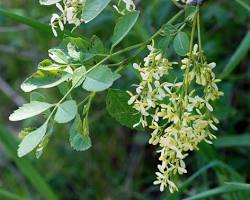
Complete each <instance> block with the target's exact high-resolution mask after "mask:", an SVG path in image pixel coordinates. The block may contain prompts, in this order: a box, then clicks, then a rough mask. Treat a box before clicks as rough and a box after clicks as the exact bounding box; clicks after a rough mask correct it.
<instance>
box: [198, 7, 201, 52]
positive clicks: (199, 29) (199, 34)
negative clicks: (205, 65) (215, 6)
mask: <svg viewBox="0 0 250 200" xmlns="http://www.w3.org/2000/svg"><path fill="white" fill-rule="evenodd" d="M197 29H198V41H199V52H200V53H201V51H202V42H201V26H200V9H199V8H198V14H197Z"/></svg>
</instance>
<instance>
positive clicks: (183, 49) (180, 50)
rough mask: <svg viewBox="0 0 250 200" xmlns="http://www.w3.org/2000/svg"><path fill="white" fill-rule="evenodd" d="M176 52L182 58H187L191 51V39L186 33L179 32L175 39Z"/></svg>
mask: <svg viewBox="0 0 250 200" xmlns="http://www.w3.org/2000/svg"><path fill="white" fill-rule="evenodd" d="M174 49H175V52H176V53H177V54H178V55H180V56H185V55H187V53H188V50H189V38H188V35H187V34H186V33H184V32H179V33H178V34H177V35H176V36H175V38H174Z"/></svg>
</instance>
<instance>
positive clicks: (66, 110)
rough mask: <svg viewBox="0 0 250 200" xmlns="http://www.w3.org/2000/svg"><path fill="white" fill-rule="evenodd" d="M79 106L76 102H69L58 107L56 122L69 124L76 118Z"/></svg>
mask: <svg viewBox="0 0 250 200" xmlns="http://www.w3.org/2000/svg"><path fill="white" fill-rule="evenodd" d="M76 114H77V104H76V102H75V101H74V100H68V101H65V102H63V103H62V104H60V105H59V106H58V109H57V111H56V114H55V121H56V122H58V123H59V124H63V123H67V122H69V121H71V120H73V119H74V118H75V116H76Z"/></svg>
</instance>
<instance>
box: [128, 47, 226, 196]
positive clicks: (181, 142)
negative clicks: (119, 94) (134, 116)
mask: <svg viewBox="0 0 250 200" xmlns="http://www.w3.org/2000/svg"><path fill="white" fill-rule="evenodd" d="M198 48H199V47H198V45H197V44H195V45H194V47H193V51H192V52H191V53H189V54H188V55H187V57H186V58H184V59H183V60H182V61H181V64H180V65H179V64H178V63H176V62H170V61H168V60H167V59H166V58H164V57H163V55H162V53H161V52H160V50H157V49H155V48H154V47H153V46H149V47H148V49H149V51H150V53H149V55H148V56H147V57H146V58H145V59H144V64H143V65H142V66H141V65H138V64H134V68H135V69H136V70H137V71H138V72H139V73H140V76H141V79H142V80H141V82H140V84H139V85H136V93H134V94H133V93H131V92H128V93H129V94H130V95H131V98H130V100H129V101H128V104H129V105H133V108H135V109H136V110H137V111H138V112H139V113H140V114H141V119H140V121H139V122H138V123H137V124H135V125H134V126H138V125H142V126H143V127H148V128H149V129H151V130H152V132H151V138H150V140H149V143H150V144H152V145H158V146H159V148H160V150H158V151H157V152H158V153H159V154H160V156H159V160H160V162H161V163H160V164H159V165H158V170H159V171H158V172H156V175H157V180H156V181H155V182H154V184H160V190H161V191H163V190H164V188H165V187H168V188H169V190H170V192H174V191H176V190H177V187H176V185H175V183H174V182H173V180H172V179H173V175H175V174H184V173H186V172H187V170H186V165H185V162H184V159H185V158H186V157H187V156H188V152H189V151H193V150H195V149H197V148H198V147H197V145H198V144H199V143H200V142H202V141H205V142H207V143H211V140H212V139H213V138H215V136H214V135H213V133H212V132H211V131H212V130H214V131H216V130H217V127H216V124H217V123H218V122H219V121H218V119H216V118H215V117H214V116H213V114H212V112H213V106H212V105H211V103H212V102H213V101H214V100H216V99H218V98H219V97H220V96H221V95H223V93H222V92H220V91H219V90H218V87H217V85H216V83H218V82H219V81H220V80H219V79H216V77H215V75H214V73H213V71H212V70H213V68H214V67H215V66H216V64H215V63H208V62H207V61H206V58H205V56H204V55H203V53H202V52H201V51H198ZM177 68H180V69H181V70H182V71H183V74H184V75H183V78H182V80H178V78H177V77H176V79H174V82H169V81H168V80H170V77H172V76H173V75H174V74H172V73H171V71H172V70H173V69H177ZM195 85H197V86H196V87H194V86H195ZM196 88H197V89H196Z"/></svg>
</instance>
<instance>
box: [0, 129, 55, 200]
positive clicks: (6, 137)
mask: <svg viewBox="0 0 250 200" xmlns="http://www.w3.org/2000/svg"><path fill="white" fill-rule="evenodd" d="M0 143H1V144H2V145H3V146H4V148H5V151H6V152H7V154H8V155H9V157H10V158H11V159H12V160H13V161H14V162H15V163H16V165H17V166H18V168H19V169H20V171H21V172H22V173H23V174H24V175H25V177H26V178H27V179H28V180H29V181H30V183H31V185H32V186H33V187H34V188H35V189H36V190H37V191H38V192H39V194H41V195H42V196H43V197H44V198H45V199H51V200H56V199H58V198H57V197H56V195H55V194H54V192H53V191H52V189H51V188H50V186H49V185H48V184H47V183H46V180H45V179H44V178H43V177H42V176H41V175H40V174H39V173H38V172H37V171H36V169H35V168H34V167H33V166H32V164H31V163H30V162H29V161H28V160H27V159H26V158H22V159H20V158H18V157H17V153H16V149H17V146H18V142H17V140H16V138H14V137H13V135H12V134H11V133H10V132H9V131H8V130H7V129H6V128H4V127H3V126H2V125H0ZM0 194H1V193H0ZM5 194H6V193H5Z"/></svg>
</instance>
